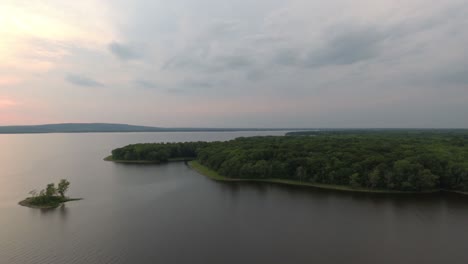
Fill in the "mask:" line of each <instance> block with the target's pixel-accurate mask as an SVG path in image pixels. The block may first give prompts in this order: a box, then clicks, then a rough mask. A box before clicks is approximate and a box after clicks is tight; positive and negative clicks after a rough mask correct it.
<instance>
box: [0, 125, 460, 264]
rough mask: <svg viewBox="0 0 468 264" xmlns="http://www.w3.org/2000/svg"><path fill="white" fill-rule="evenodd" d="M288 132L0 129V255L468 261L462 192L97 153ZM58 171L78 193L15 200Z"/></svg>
mask: <svg viewBox="0 0 468 264" xmlns="http://www.w3.org/2000/svg"><path fill="white" fill-rule="evenodd" d="M283 134H284V132H222V133H214V132H211V133H210V132H199V133H107V134H106V133H102V134H99V133H92V134H39V135H0V148H1V151H0V169H1V171H0V263H2V264H3V263H5V264H14V263H21V264H28V263H34V264H40V263H44V264H45V263H47V264H55V263H60V264H63V263H87V264H98V263H99V264H101V263H138V264H139V263H191V264H197V263H200V264H208V263H270V264H271V263H282V264H284V263H348V264H349V263H360V264H363V263H364V264H366V263H468V224H467V223H468V197H465V196H461V195H455V194H436V195H426V194H424V195H416V196H415V195H396V196H395V195H383V194H354V193H342V192H336V191H324V190H315V189H310V188H301V187H285V186H278V185H272V184H252V183H219V182H214V181H211V180H210V179H208V178H206V177H204V176H202V175H199V174H197V173H196V172H194V171H193V170H191V169H190V168H188V167H187V166H186V165H185V164H184V163H183V162H180V163H170V164H165V165H123V164H114V163H111V162H105V161H103V160H102V159H103V158H104V157H106V156H107V155H109V153H110V151H111V150H112V149H113V148H116V147H121V146H124V145H127V144H130V143H144V142H178V141H198V140H207V141H214V140H228V139H233V138H236V137H239V136H253V135H283ZM61 178H66V179H68V180H69V181H70V182H71V186H70V192H69V196H71V197H83V198H84V200H82V201H77V202H70V203H67V204H66V205H65V206H63V207H60V208H57V209H55V210H38V209H30V208H26V207H21V206H19V205H18V204H17V203H18V202H19V201H20V200H22V199H23V198H25V197H26V196H28V192H29V191H30V190H32V189H42V188H44V187H45V185H46V184H47V183H50V182H58V180H59V179H61Z"/></svg>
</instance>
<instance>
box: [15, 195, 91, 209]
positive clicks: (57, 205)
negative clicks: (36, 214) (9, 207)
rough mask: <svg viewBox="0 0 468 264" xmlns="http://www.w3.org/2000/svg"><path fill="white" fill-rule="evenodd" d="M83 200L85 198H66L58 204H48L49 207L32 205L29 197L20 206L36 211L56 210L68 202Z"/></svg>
mask: <svg viewBox="0 0 468 264" xmlns="http://www.w3.org/2000/svg"><path fill="white" fill-rule="evenodd" d="M79 200H83V198H65V199H64V200H63V201H61V202H59V203H57V204H47V205H34V204H31V203H30V201H31V197H28V198H26V199H24V200H22V201H20V202H19V203H18V204H19V205H21V206H24V207H29V208H34V209H54V208H57V207H59V206H60V205H62V204H64V203H66V202H72V201H79Z"/></svg>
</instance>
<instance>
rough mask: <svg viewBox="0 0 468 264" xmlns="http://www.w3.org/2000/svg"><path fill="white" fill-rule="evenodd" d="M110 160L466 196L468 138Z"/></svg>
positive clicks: (199, 147)
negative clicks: (180, 160)
mask: <svg viewBox="0 0 468 264" xmlns="http://www.w3.org/2000/svg"><path fill="white" fill-rule="evenodd" d="M112 154H113V158H114V159H115V158H120V159H123V160H132V159H136V160H152V159H158V160H161V161H167V160H168V159H170V158H176V157H194V158H197V160H198V161H199V162H200V163H201V164H203V165H204V166H207V167H209V168H210V169H212V170H215V171H216V172H218V173H219V174H221V175H223V176H226V177H231V178H240V179H288V180H295V181H301V182H310V183H321V184H333V185H347V186H352V187H356V188H369V189H382V190H399V191H425V190H434V189H448V190H460V191H468V133H459V132H457V133H448V132H447V133H443V132H439V131H438V132H435V133H429V132H424V133H406V132H401V131H400V132H395V131H392V132H391V133H387V132H379V131H375V132H372V133H369V132H366V133H358V132H353V133H342V132H340V133H323V134H320V133H314V134H312V135H310V136H306V135H304V136H272V137H248V138H237V139H235V140H231V141H226V142H211V143H207V142H193V143H166V144H163V143H159V144H137V145H130V146H127V147H124V148H121V149H117V150H114V151H113V152H112ZM114 154H115V157H114Z"/></svg>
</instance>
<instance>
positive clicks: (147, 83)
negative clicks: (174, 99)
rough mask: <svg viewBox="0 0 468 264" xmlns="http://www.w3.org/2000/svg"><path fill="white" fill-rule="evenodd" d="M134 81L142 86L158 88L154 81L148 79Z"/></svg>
mask: <svg viewBox="0 0 468 264" xmlns="http://www.w3.org/2000/svg"><path fill="white" fill-rule="evenodd" d="M135 83H136V84H137V85H138V86H140V87H143V88H151V89H152V88H158V85H157V84H156V83H155V82H152V81H148V80H141V79H140V80H135Z"/></svg>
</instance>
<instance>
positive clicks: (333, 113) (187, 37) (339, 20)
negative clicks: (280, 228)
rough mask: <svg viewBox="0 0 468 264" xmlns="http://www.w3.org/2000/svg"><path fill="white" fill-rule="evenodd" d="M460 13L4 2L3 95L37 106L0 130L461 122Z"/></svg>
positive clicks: (338, 4)
mask: <svg viewBox="0 0 468 264" xmlns="http://www.w3.org/2000/svg"><path fill="white" fill-rule="evenodd" d="M254 2H255V3H254ZM466 13H468V4H466V1H461V0H448V1H443V2H437V3H431V4H427V2H426V1H419V0H411V1H407V2H405V4H402V3H398V2H395V1H379V2H378V3H377V2H375V1H369V0H358V1H354V0H353V1H351V0H334V1H326V2H321V1H306V0H293V1H270V0H260V1H248V0H241V1H215V0H202V1H191V0H177V1H162V0H156V1H148V0H138V1H127V0H121V1H120V0H119V1H108V0H106V1H97V0H96V1H92V0H85V1H58V0H50V1H35V0H34V1H24V0H3V1H1V3H0V98H3V97H5V98H7V97H8V98H17V99H18V100H21V101H25V102H29V101H34V102H36V104H34V105H29V106H27V105H25V104H21V105H16V106H15V109H18V113H16V114H15V115H14V116H15V118H13V117H12V115H11V113H10V115H11V116H10V117H9V118H6V117H5V116H6V114H5V112H4V113H3V114H2V115H0V125H10V124H26V123H40V122H41V120H45V119H47V120H56V121H57V122H72V121H81V122H117V123H132V124H133V123H134V124H144V125H154V126H205V127H206V126H213V127H219V126H222V127H239V126H246V125H251V124H252V123H253V124H255V126H258V127H282V126H295V127H348V126H363V127H379V126H381V124H383V123H385V124H387V126H389V127H446V126H449V127H466V126H468V107H467V104H466V103H465V101H464V99H466V98H468V89H467V87H468V78H467V77H466V76H468V74H467V72H466V69H467V68H468V67H467V66H468V65H467V61H468V58H467V55H466V54H467V53H466V52H464V50H465V47H466V46H468V32H467V31H466V30H465V29H466V25H467V24H468V19H467V16H466ZM6 102H8V101H6V99H5V100H3V101H2V107H1V108H2V109H5V107H7V105H8V104H7V103H6ZM38 105H42V106H46V108H40V109H39V108H35V107H36V106H38ZM123 105H125V107H124V108H123V107H122V106H123ZM90 106H91V108H90ZM143 106H144V107H143ZM44 109H47V111H45V110H44ZM90 109H93V110H90ZM103 109H113V111H114V112H115V114H114V115H110V116H109V115H105V114H103V112H106V111H107V110H106V111H104V110H103ZM38 112H41V113H42V117H43V119H37V120H32V121H31V118H28V119H25V118H22V117H26V116H29V117H31V116H35V115H36V114H38ZM148 113H150V114H148ZM434 117H437V118H434ZM246 118H247V119H249V120H250V121H249V122H248V124H247V123H245V122H244V121H243V120H246ZM383 119H384V120H383ZM195 120H196V121H195Z"/></svg>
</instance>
